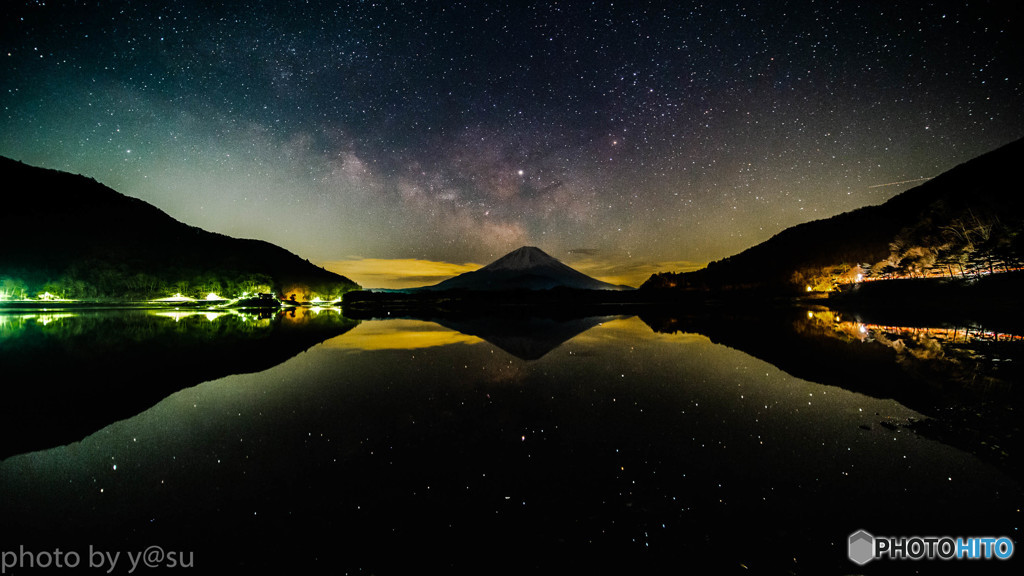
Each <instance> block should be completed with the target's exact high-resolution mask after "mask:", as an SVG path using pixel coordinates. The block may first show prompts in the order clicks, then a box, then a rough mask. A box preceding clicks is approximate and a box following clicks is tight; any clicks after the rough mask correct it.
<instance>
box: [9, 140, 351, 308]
mask: <svg viewBox="0 0 1024 576" xmlns="http://www.w3.org/2000/svg"><path fill="white" fill-rule="evenodd" d="M0 176H2V178H3V181H4V182H5V188H6V193H5V195H4V214H5V216H6V218H5V224H4V241H3V242H0V290H6V292H7V293H8V294H11V293H21V294H24V295H28V296H35V295H36V293H39V292H43V291H44V290H46V291H49V292H54V290H57V291H60V292H61V295H62V296H64V297H67V298H79V299H82V298H152V297H161V296H169V295H170V294H173V293H175V292H182V293H193V294H195V295H201V296H205V295H206V293H208V292H217V293H222V291H223V293H225V295H230V294H231V293H232V292H234V291H237V292H239V293H240V292H242V291H244V290H243V289H242V287H243V286H250V287H254V286H265V287H266V289H267V290H273V291H275V292H277V293H279V294H284V295H288V294H298V295H300V296H305V295H309V294H311V293H316V294H322V295H327V294H333V295H340V294H341V293H343V292H345V291H348V290H354V289H357V288H359V286H358V285H357V284H356V283H355V282H352V281H351V280H349V279H348V278H346V277H344V276H340V275H338V274H335V273H333V272H329V271H327V270H325V269H323V268H321V267H319V266H316V265H314V264H312V263H310V262H309V261H308V260H304V259H302V258H300V257H298V256H296V255H295V254H293V253H291V252H288V251H287V250H285V249H284V248H281V247H279V246H275V245H273V244H270V243H269V242H264V241H261V240H243V239H237V238H231V237H229V236H225V235H222V234H216V233H213V232H207V231H205V230H202V229H200V228H196V227H194V226H189V225H187V224H184V223H182V222H179V221H177V220H175V219H174V218H172V217H171V216H169V215H168V214H166V213H165V212H163V211H161V210H160V209H158V208H156V207H155V206H153V205H151V204H148V203H146V202H144V201H142V200H139V199H136V198H131V197H129V196H125V195H123V194H120V193H118V192H116V191H114V190H112V189H110V188H108V187H106V186H104V185H102V184H100V183H98V182H96V181H95V180H93V179H91V178H86V177H84V176H78V175H74V174H69V173H67V172H60V171H57V170H49V169H44V168H37V167H32V166H28V165H26V164H23V163H21V162H17V161H15V160H11V159H9V158H3V157H0ZM204 291H205V292H204ZM249 291H252V290H249Z"/></svg>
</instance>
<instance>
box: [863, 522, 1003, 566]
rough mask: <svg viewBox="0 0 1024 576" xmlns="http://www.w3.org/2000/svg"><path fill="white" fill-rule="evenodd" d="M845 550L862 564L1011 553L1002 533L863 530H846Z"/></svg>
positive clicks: (979, 557)
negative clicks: (923, 533)
mask: <svg viewBox="0 0 1024 576" xmlns="http://www.w3.org/2000/svg"><path fill="white" fill-rule="evenodd" d="M846 553H847V555H848V556H849V557H850V560H851V561H853V562H854V563H856V564H859V565H861V566H863V565H864V564H867V563H868V562H870V561H871V560H880V559H882V558H888V559H890V560H922V559H928V560H933V559H936V558H938V559H941V560H990V559H993V558H994V559H997V560H1006V559H1008V558H1009V557H1010V556H1013V540H1010V539H1009V538H1007V537H1006V536H1001V537H999V538H996V537H992V536H971V537H969V538H962V537H960V538H952V537H950V536H872V535H871V534H869V533H868V532H866V531H864V530H858V531H856V532H854V533H853V534H850V539H849V541H848V543H847V548H846Z"/></svg>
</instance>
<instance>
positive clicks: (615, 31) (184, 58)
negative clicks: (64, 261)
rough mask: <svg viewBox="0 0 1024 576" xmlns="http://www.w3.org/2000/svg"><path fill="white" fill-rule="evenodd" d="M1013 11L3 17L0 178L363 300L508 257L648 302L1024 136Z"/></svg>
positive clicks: (513, 8) (270, 8)
mask: <svg viewBox="0 0 1024 576" xmlns="http://www.w3.org/2000/svg"><path fill="white" fill-rule="evenodd" d="M1018 11H1019V10H1018V9H1017V4H1016V3H1015V2H970V3H968V2H935V3H924V2H918V1H913V2H894V1H884V2H852V1H843V2H809V1H799V2H796V1H794V2H785V1H771V2H714V1H707V2H703V3H689V2H660V3H640V2H615V3H611V2H519V1H509V2H478V1H471V2H416V1H405V2H399V1H395V2H391V1H378V2H342V3H329V2H305V3H303V2H280V1H266V2H226V3H224V5H223V6H222V5H219V3H214V2H207V1H201V2H200V1H197V2H188V1H180V0H178V1H174V2H107V1H104V2H41V1H39V2H24V3H23V2H9V1H8V2H4V4H3V7H2V8H0V18H2V25H0V44H2V45H0V58H2V64H0V66H2V68H0V70H2V71H0V99H2V102H0V104H2V113H0V154H2V155H4V156H8V157H11V158H15V159H17V160H21V161H23V162H26V163H29V164H34V165H39V166H45V167H49V168H56V169H61V170H67V171H70V172H75V173H81V174H85V175H87V176H90V177H93V178H95V179H97V180H99V181H100V182H102V183H104V184H106V185H108V186H110V187H112V188H114V189H115V190H118V191H119V192H122V193H124V194H127V195H129V196H134V197H138V198H141V199H143V200H146V201H148V202H150V203H152V204H154V205H156V206H158V207H159V208H161V209H163V210H164V211H166V212H167V213H169V214H170V215H171V216H173V217H175V218H177V219H179V220H182V221H184V222H186V223H188V224H191V225H195V226H199V227H201V228H205V229H207V230H211V231H215V232H221V233H224V234H229V235H232V236H238V237H246V238H260V239H263V240H267V241H270V242H273V243H275V244H279V245H281V246H283V247H285V248H287V249H289V250H291V251H293V252H295V253H297V254H299V255H300V256H302V257H304V258H308V259H310V260H311V261H313V262H315V263H318V264H323V265H326V266H327V267H328V268H330V269H332V270H335V271H337V272H340V273H343V274H346V275H349V276H350V277H352V278H353V279H354V280H356V281H358V282H360V283H362V284H364V285H365V286H370V287H377V286H400V285H420V284H425V283H434V282H436V281H439V280H440V279H443V278H444V277H447V276H450V275H452V274H455V273H459V272H462V271H465V270H468V269H472V268H474V267H476V266H478V265H482V264H486V263H488V262H490V261H491V260H494V259H495V258H497V257H499V256H501V255H503V254H504V253H506V252H508V251H511V250H513V249H515V248H518V247H519V246H522V245H534V246H539V247H541V248H542V249H544V250H545V251H547V252H548V253H549V254H551V255H553V256H555V257H557V258H560V259H562V260H563V261H565V262H566V263H568V264H570V265H573V266H575V267H577V268H578V269H580V270H582V271H584V272H587V273H589V274H592V275H594V276H597V277H600V278H602V279H605V280H608V281H612V282H625V283H629V284H632V285H638V284H639V283H640V282H642V281H643V280H644V279H645V278H646V277H647V276H648V275H649V274H650V273H652V272H656V271H668V270H685V269H693V268H694V267H696V266H699V265H703V264H705V263H706V262H707V261H709V260H715V259H719V258H723V257H725V256H729V255H731V254H734V253H736V252H739V251H741V250H743V249H745V248H747V247H749V246H752V245H754V244H756V243H758V242H761V241H763V240H766V239H768V238H769V237H771V236H772V235H774V234H775V233H777V232H779V231H781V230H782V229H784V228H786V227H788V226H792V225H794V224H797V223H800V222H805V221H808V220H813V219H818V218H823V217H827V216H831V215H834V214H837V213H840V212H844V211H848V210H851V209H854V208H857V207H860V206H864V205H867V204H877V203H880V202H883V201H885V200H887V199H888V198H890V197H892V196H894V195H895V194H897V193H899V192H901V191H903V190H906V189H908V188H910V187H912V186H914V185H916V184H918V183H920V182H922V181H923V180H921V179H924V178H928V177H932V176H936V175H937V174H939V173H941V172H943V171H945V170H948V169H950V168H952V167H953V166H955V165H957V164H959V163H961V162H964V161H966V160H969V159H970V158H973V157H975V156H978V155H979V154H982V153H984V152H987V151H989V150H992V149H994V148H996V147H998V146H1001V145H1003V144H1006V143H1008V142H1011V141H1013V140H1016V139H1018V138H1020V137H1022V136H1024V121H1022V120H1024V58H1022V52H1024V49H1022V45H1024V43H1022V41H1021V39H1022V37H1024V35H1022V32H1024V30H1022V27H1021V25H1020V21H1019V18H1018V17H1017V13H1018ZM44 220H45V219H41V221H44ZM398 276H405V278H404V279H397V277H398Z"/></svg>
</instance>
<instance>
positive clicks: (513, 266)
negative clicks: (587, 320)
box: [420, 246, 630, 291]
mask: <svg viewBox="0 0 1024 576" xmlns="http://www.w3.org/2000/svg"><path fill="white" fill-rule="evenodd" d="M558 287H566V288H575V289H577V290H626V289H630V288H629V287H628V286H616V285H614V284H609V283H607V282H602V281H600V280H598V279H596V278H591V277H590V276H587V275H586V274H584V273H582V272H579V271H577V270H574V269H572V268H570V267H569V266H566V265H565V264H563V263H561V262H560V261H559V260H558V259H557V258H553V257H551V256H549V255H548V254H547V253H545V252H544V251H543V250H541V249H540V248H535V247H533V246H523V247H522V248H519V249H517V250H513V251H512V252H509V253H508V254H506V255H504V256H502V257H501V258H498V259H497V260H495V261H494V262H491V263H490V264H488V265H487V266H484V267H483V268H481V269H479V270H475V271H473V272H466V273H465V274H460V275H458V276H456V277H454V278H449V279H448V280H445V281H444V282H441V283H440V284H435V285H433V286H425V287H423V288H421V289H420V290H431V291H434V290H470V291H507V290H549V289H551V288H558Z"/></svg>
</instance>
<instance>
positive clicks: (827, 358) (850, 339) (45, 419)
mask: <svg viewBox="0 0 1024 576" xmlns="http://www.w3.org/2000/svg"><path fill="white" fill-rule="evenodd" d="M163 314H164V315H163V316H159V315H156V314H154V313H149V312H142V311H130V312H95V311H94V312H89V313H83V314H78V313H72V312H62V313H53V314H46V313H20V314H19V313H7V314H5V315H3V316H0V362H3V364H0V369H2V370H3V372H2V374H0V377H2V378H3V380H2V385H0V386H2V390H0V392H2V394H3V396H2V404H3V408H2V411H3V413H2V416H3V421H4V424H3V426H4V428H3V431H4V436H5V438H4V443H3V447H4V453H3V454H2V455H0V457H2V458H3V459H2V460H0V530H2V532H0V534H2V539H0V553H6V552H12V551H13V552H17V553H18V554H17V556H16V557H15V556H14V555H12V554H7V555H6V557H5V558H4V561H5V562H6V567H5V572H6V573H32V570H28V571H25V570H23V568H24V567H25V564H26V563H27V562H29V561H40V562H45V561H46V560H47V558H49V560H50V562H52V561H53V560H54V559H55V558H56V556H54V554H55V551H56V550H57V549H59V550H60V551H61V552H62V553H63V554H65V556H64V561H65V562H67V561H69V560H71V561H73V560H75V558H76V556H74V555H73V556H70V557H69V556H66V555H67V554H69V553H74V554H76V555H77V559H78V560H79V562H78V563H79V568H80V569H84V568H88V567H89V566H90V564H92V565H93V568H92V569H91V571H92V572H94V573H106V572H107V570H108V569H110V568H111V567H113V570H112V571H111V572H110V573H116V574H127V573H129V572H130V571H131V569H132V568H133V564H132V559H133V558H134V559H135V560H136V562H137V563H136V565H135V567H136V570H134V571H133V572H131V573H135V574H140V573H141V574H145V573H180V574H189V573H206V572H217V571H224V570H227V569H239V568H240V569H245V570H253V569H256V568H265V567H271V568H286V567H287V568H290V569H292V573H310V572H319V571H322V572H325V573H337V574H342V573H350V574H351V573H367V574H369V573H375V574H383V573H398V574H413V573H421V572H434V571H437V570H438V569H440V570H442V572H441V573H446V572H460V573H477V574H489V573H496V572H506V571H515V572H518V573H531V574H533V573H551V572H556V573H621V572H627V573H645V574H646V573H663V574H681V573H709V572H710V571H712V570H713V571H716V572H726V573H733V572H736V573H798V574H831V573H835V574H845V573H861V572H868V573H870V572H877V571H883V572H890V571H891V572H899V573H903V572H908V571H911V570H916V571H922V572H923V573H930V572H932V571H935V570H936V569H939V568H941V569H943V570H945V571H949V572H952V573H963V574H972V573H977V572H978V571H979V570H982V569H985V570H987V569H991V568H1002V569H1006V570H1008V571H1014V570H1018V569H1019V563H1020V559H1019V558H1018V557H1019V556H1020V555H1022V554H1024V551H1019V552H1018V553H1017V554H1015V556H1014V558H1012V559H1010V560H1008V561H996V560H988V561H974V562H965V561H946V562H943V561H939V560H932V561H925V560H922V561H918V562H910V561H903V562H894V561H891V560H889V561H886V560H877V561H873V562H871V563H869V564H867V565H865V566H863V567H861V566H858V565H856V564H853V563H852V562H851V561H850V560H849V559H848V557H847V539H848V537H849V536H850V534H851V533H853V532H855V531H857V530H860V529H864V530H866V531H868V532H870V533H872V534H875V535H904V536H914V535H917V536H945V535H949V536H954V537H956V536H965V537H966V536H996V537H999V536H1006V537H1009V538H1011V539H1013V541H1014V542H1016V541H1017V540H1018V539H1019V536H1020V531H1019V528H1020V524H1021V505H1022V504H1024V491H1022V488H1021V483H1020V478H1021V475H1020V473H1019V470H1020V466H1019V463H1020V461H1019V454H1018V453H1017V452H1016V444H1015V443H1016V442H1019V439H1018V437H1017V436H1016V434H1017V433H1016V430H1017V428H1016V427H1017V424H1016V420H1017V416H1016V414H1017V412H1015V410H1016V409H1017V408H1018V407H1019V406H1020V403H1019V398H1018V397H1019V395H1020V385H1021V382H1020V381H1018V375H1017V372H1016V364H1014V361H1015V360H1016V361H1019V356H1020V347H1022V346H1024V342H1021V339H1020V337H1019V336H1018V337H1015V336H1013V335H1012V334H1003V335H997V334H992V333H990V332H986V331H984V330H981V329H978V328H975V329H973V330H972V329H968V328H959V327H955V328H949V330H948V332H947V331H946V328H942V329H936V330H932V331H928V330H923V329H920V328H916V329H911V328H900V327H893V326H886V325H884V324H879V323H866V322H861V321H858V320H856V319H852V318H851V319H846V318H843V317H842V316H841V315H836V314H834V313H832V312H830V311H828V310H824V309H815V310H785V311H781V312H775V313H772V314H771V315H770V316H771V318H770V319H767V320H766V319H751V318H738V317H729V318H724V317H722V316H721V315H720V314H719V315H716V314H709V315H704V316H692V317H687V316H680V315H671V314H648V315H642V316H641V317H638V316H621V317H618V316H608V317H595V318H584V319H523V318H516V319H508V318H506V319H504V320H499V319H489V320H481V319H470V320H467V319H459V320H450V319H449V320H442V321H441V323H435V322H428V321H422V320H410V319H394V320H369V321H363V322H356V321H352V320H347V319H345V318H343V317H342V316H341V315H340V313H339V312H338V311H330V310H326V311H320V312H313V311H310V310H302V309H300V310H297V311H293V312H292V313H291V314H290V315H282V316H278V315H273V316H266V317H263V318H260V317H254V316H244V315H238V314H220V315H217V314H194V313H189V312H177V313H171V312H163ZM456 328H457V329H456ZM1015 338H1016V339H1015ZM717 342H720V343H717ZM761 358H763V359H761ZM766 360H770V361H771V362H769V361H766ZM777 366H781V367H782V368H784V369H785V370H783V369H782V368H780V367H777ZM794 374H796V375H798V376H800V377H797V376H794ZM954 377H955V378H954ZM151 547H159V548H151ZM147 549H149V550H148V552H147V554H148V556H146V557H145V558H142V557H140V556H138V554H139V553H140V552H142V551H146V550H147ZM117 553H119V554H120V556H119V557H118V558H117V560H116V561H115V560H113V559H112V555H113V554H117ZM47 554H49V556H47ZM161 554H162V555H161ZM132 555H134V556H132ZM143 560H147V561H149V562H150V566H155V567H152V568H151V567H148V566H147V565H146V564H145V563H143ZM12 562H15V564H12ZM180 564H185V566H181V565H180Z"/></svg>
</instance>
